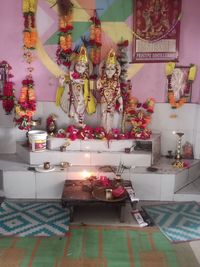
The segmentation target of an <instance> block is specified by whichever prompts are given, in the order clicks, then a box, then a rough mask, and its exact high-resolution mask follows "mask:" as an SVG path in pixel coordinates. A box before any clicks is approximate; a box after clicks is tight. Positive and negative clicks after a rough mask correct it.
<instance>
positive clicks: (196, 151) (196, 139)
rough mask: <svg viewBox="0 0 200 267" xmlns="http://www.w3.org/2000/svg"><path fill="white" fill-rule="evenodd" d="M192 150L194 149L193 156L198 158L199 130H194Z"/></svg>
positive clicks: (199, 157)
mask: <svg viewBox="0 0 200 267" xmlns="http://www.w3.org/2000/svg"><path fill="white" fill-rule="evenodd" d="M193 150H194V158H195V159H200V132H196V136H195V142H194V145H193Z"/></svg>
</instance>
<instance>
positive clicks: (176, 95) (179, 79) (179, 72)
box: [167, 65, 194, 105]
mask: <svg viewBox="0 0 200 267" xmlns="http://www.w3.org/2000/svg"><path fill="white" fill-rule="evenodd" d="M192 66H194V65H191V66H175V68H174V69H173V72H172V74H171V75H168V76H167V88H168V102H170V98H169V95H171V94H172V93H173V99H174V103H176V105H177V103H178V102H180V101H181V99H184V102H185V103H189V102H191V95H192V80H190V78H189V76H191V75H190V71H191V68H192Z"/></svg>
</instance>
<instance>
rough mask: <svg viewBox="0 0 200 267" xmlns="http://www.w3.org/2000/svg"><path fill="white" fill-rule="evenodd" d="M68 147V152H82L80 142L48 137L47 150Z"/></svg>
mask: <svg viewBox="0 0 200 267" xmlns="http://www.w3.org/2000/svg"><path fill="white" fill-rule="evenodd" d="M63 145H67V147H66V150H67V151H74V150H81V145H80V140H75V141H71V140H69V139H68V138H56V137H48V139H47V148H48V149H50V150H60V146H63Z"/></svg>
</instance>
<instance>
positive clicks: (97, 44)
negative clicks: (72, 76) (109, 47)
mask: <svg viewBox="0 0 200 267" xmlns="http://www.w3.org/2000/svg"><path fill="white" fill-rule="evenodd" d="M90 20H91V21H92V24H91V26H90V37H89V38H90V39H89V46H90V60H91V62H92V64H93V73H92V75H91V77H90V78H91V79H94V80H95V79H96V78H97V75H98V65H99V64H100V61H101V46H102V43H101V34H102V30H101V21H100V19H99V17H98V14H97V11H96V9H95V10H94V14H93V16H92V17H91V18H90Z"/></svg>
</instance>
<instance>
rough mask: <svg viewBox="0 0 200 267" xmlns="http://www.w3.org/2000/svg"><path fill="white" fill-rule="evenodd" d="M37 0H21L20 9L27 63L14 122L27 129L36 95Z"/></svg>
mask: <svg viewBox="0 0 200 267" xmlns="http://www.w3.org/2000/svg"><path fill="white" fill-rule="evenodd" d="M36 9H37V0H23V1H22V11H23V17H24V31H23V48H24V54H23V57H24V59H25V62H26V64H27V68H26V70H27V75H26V78H25V79H24V80H23V81H22V88H21V92H20V97H19V100H18V102H17V104H16V106H15V114H16V115H15V119H14V120H15V123H16V125H17V126H18V128H19V129H21V130H29V129H30V128H31V127H32V117H33V115H34V114H35V112H36V96H35V90H34V81H33V77H32V72H33V70H34V68H33V67H32V62H33V61H34V59H35V56H34V50H35V48H36V43H37V31H36V24H35V15H36Z"/></svg>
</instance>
